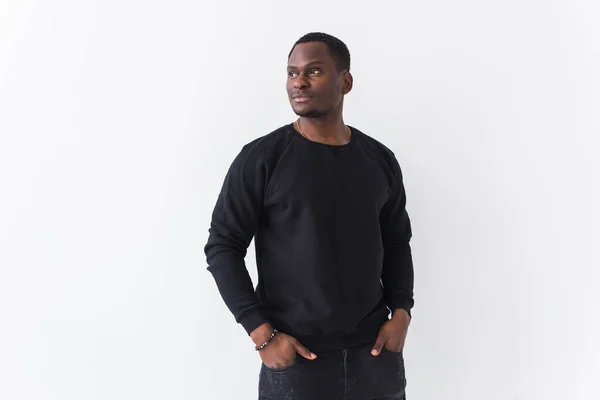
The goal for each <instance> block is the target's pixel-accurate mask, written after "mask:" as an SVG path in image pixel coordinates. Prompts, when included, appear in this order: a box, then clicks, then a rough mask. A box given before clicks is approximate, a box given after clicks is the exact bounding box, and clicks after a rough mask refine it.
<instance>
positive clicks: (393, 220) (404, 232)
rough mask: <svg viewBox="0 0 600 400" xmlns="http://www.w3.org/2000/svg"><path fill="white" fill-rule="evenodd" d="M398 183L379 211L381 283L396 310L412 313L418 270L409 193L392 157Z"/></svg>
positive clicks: (391, 306)
mask: <svg viewBox="0 0 600 400" xmlns="http://www.w3.org/2000/svg"><path fill="white" fill-rule="evenodd" d="M392 166H393V172H394V182H393V186H392V189H391V192H390V196H389V198H388V200H387V202H386V204H385V205H384V206H383V208H382V209H381V212H380V214H379V223H380V227H381V237H382V241H383V252H384V253H383V271H382V275H381V282H382V285H383V291H384V296H385V300H386V302H387V305H388V307H389V308H390V310H392V312H393V311H394V310H396V309H399V308H402V309H404V310H406V311H407V312H408V314H409V315H410V314H411V312H410V310H411V308H412V307H413V305H414V300H413V285H414V270H413V261H412V254H411V248H410V239H411V237H412V230H411V225H410V219H409V217H408V213H407V212H406V193H405V191H404V184H403V180H402V171H401V170H400V165H399V164H398V160H397V159H396V157H395V156H393V158H392Z"/></svg>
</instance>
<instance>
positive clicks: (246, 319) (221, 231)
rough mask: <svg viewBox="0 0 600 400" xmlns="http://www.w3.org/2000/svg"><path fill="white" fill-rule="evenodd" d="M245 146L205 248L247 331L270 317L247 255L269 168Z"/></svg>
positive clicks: (220, 286) (228, 300)
mask: <svg viewBox="0 0 600 400" xmlns="http://www.w3.org/2000/svg"><path fill="white" fill-rule="evenodd" d="M251 145H252V144H248V145H246V146H244V148H243V149H242V151H241V152H240V153H239V154H238V156H237V157H236V158H235V160H234V161H233V163H232V164H231V166H230V168H229V171H228V172H227V175H226V176H225V180H224V182H223V186H222V188H221V192H220V193H219V196H218V198H217V203H216V205H215V208H214V211H213V213H212V220H211V224H210V228H209V237H208V242H207V243H206V246H205V247H204V252H205V254H206V261H207V263H208V268H207V269H208V270H209V271H210V272H211V273H212V275H213V277H214V279H215V282H216V284H217V287H218V289H219V292H220V294H221V297H222V298H223V300H224V301H225V304H226V305H227V307H228V308H229V310H230V311H231V313H232V314H233V316H234V317H235V320H236V321H237V322H238V323H240V324H241V325H242V326H243V327H244V329H245V330H246V332H247V333H248V334H250V333H251V332H252V331H253V330H254V329H255V328H257V327H258V326H260V325H262V324H263V323H265V322H268V321H267V318H266V316H265V314H264V311H263V309H262V307H261V304H260V301H259V299H258V296H257V295H256V293H255V291H254V287H253V284H252V280H251V278H250V275H249V274H248V270H247V268H246V264H245V261H244V258H245V256H246V252H247V249H248V246H249V245H250V242H251V241H252V238H253V236H254V234H255V233H256V229H257V225H258V221H259V216H260V213H261V210H262V205H263V196H264V187H265V183H266V176H265V175H266V173H265V171H266V168H264V167H263V165H262V164H261V162H260V161H259V160H257V159H256V157H253V153H255V152H253V151H252V146H251Z"/></svg>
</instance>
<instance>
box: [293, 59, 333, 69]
mask: <svg viewBox="0 0 600 400" xmlns="http://www.w3.org/2000/svg"><path fill="white" fill-rule="evenodd" d="M315 64H325V62H323V61H319V60H315V61H311V62H309V63H307V64H306V65H305V66H304V67H305V68H307V67H310V66H312V65H315ZM289 68H298V67H297V66H295V65H288V69H289Z"/></svg>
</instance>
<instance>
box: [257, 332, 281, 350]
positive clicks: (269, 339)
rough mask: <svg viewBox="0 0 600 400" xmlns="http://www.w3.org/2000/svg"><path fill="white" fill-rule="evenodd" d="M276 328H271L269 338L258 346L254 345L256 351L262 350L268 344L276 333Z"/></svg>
mask: <svg viewBox="0 0 600 400" xmlns="http://www.w3.org/2000/svg"><path fill="white" fill-rule="evenodd" d="M277 332H278V331H277V329H273V333H271V336H269V338H268V339H267V341H266V342H264V343H263V344H261V345H260V346H255V347H254V350H256V351H258V350H262V349H264V348H265V346H266V345H268V344H269V343H270V342H271V340H273V338H274V337H275V335H276V334H277Z"/></svg>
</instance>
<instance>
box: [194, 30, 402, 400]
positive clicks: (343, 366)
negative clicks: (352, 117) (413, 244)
mask: <svg viewBox="0 0 600 400" xmlns="http://www.w3.org/2000/svg"><path fill="white" fill-rule="evenodd" d="M287 71H288V77H287V92H288V96H289V100H290V103H291V105H292V109H293V110H294V112H295V113H296V114H297V115H298V116H299V118H298V120H296V121H295V122H294V123H290V124H289V125H286V126H283V127H281V128H279V129H277V130H275V131H273V132H271V133H270V134H268V135H265V136H262V137H260V138H258V139H255V140H253V141H252V142H250V143H248V144H247V145H245V146H244V147H243V148H242V150H241V152H240V153H239V155H238V156H237V157H236V158H235V160H234V161H233V163H232V165H231V167H230V169H229V172H228V173H227V176H226V178H225V181H224V184H223V187H222V189H221V193H220V195H219V198H218V200H217V204H216V207H215V209H214V212H213V215H212V222H211V227H210V229H209V232H210V236H209V239H208V243H207V244H206V247H205V252H206V257H207V262H208V265H209V266H208V270H209V271H210V272H211V273H212V274H213V276H214V278H215V281H216V283H217V286H218V288H219V291H220V293H221V295H222V297H223V299H224V301H225V303H226V304H227V306H228V307H229V309H230V310H231V312H232V313H233V315H234V316H235V319H236V321H237V322H239V323H240V324H241V325H242V326H243V327H244V328H245V329H246V331H247V332H248V334H249V335H250V337H251V338H252V340H253V341H254V343H255V345H256V347H255V348H256V350H257V351H258V353H259V355H260V357H261V359H262V368H261V372H260V377H259V399H265V400H267V399H269V400H279V399H282V400H283V399H293V400H321V399H322V400H333V399H336V400H337V399H346V400H350V399H354V400H367V399H369V400H375V399H380V400H383V399H389V400H391V399H405V390H404V389H405V386H406V380H405V375H404V359H403V355H402V349H403V347H404V341H405V338H406V334H407V330H408V325H409V322H410V318H411V317H410V309H411V308H412V306H413V304H414V301H413V265H412V256H411V250H410V245H409V241H410V238H411V226H410V221H409V217H408V214H407V212H406V210H405V204H406V197H405V192H404V185H403V181H402V173H401V170H400V166H399V164H398V161H397V160H396V157H395V156H394V153H393V152H392V151H391V150H389V149H388V148H387V147H385V146H384V145H383V144H381V143H379V142H378V141H376V140H375V139H373V138H372V137H370V136H368V135H366V134H364V133H362V132H361V131H359V130H358V129H356V128H353V127H349V126H347V125H345V124H344V120H343V117H342V108H343V100H344V96H345V95H346V94H348V93H349V92H350V90H351V89H352V82H353V78H352V75H351V74H350V54H349V52H348V49H347V47H346V45H345V44H344V43H342V42H341V41H340V40H339V39H337V38H335V37H333V36H330V35H327V34H323V33H310V34H307V35H305V36H303V37H302V38H300V39H299V40H298V41H297V42H296V44H295V45H294V46H293V48H292V51H291V52H290V54H289V57H288V66H287ZM253 237H255V249H256V262H257V267H258V284H257V287H256V289H254V287H253V285H252V281H251V279H250V276H249V275H248V271H247V269H246V266H245V262H244V257H245V255H246V251H247V248H248V246H249V245H250V242H251V240H252V238H253ZM390 313H391V318H390Z"/></svg>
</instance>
